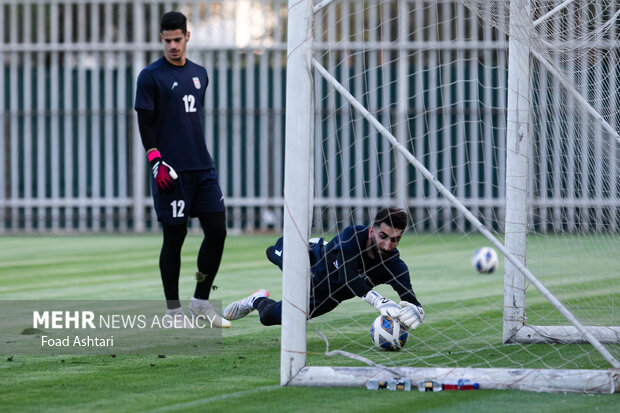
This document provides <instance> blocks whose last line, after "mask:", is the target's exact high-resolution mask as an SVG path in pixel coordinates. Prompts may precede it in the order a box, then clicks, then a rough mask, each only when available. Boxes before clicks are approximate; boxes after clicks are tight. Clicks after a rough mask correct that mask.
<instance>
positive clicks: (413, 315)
mask: <svg viewBox="0 0 620 413" xmlns="http://www.w3.org/2000/svg"><path fill="white" fill-rule="evenodd" d="M400 306H401V307H402V308H401V310H400V314H399V315H398V320H399V321H400V322H401V323H402V324H404V325H406V326H407V327H409V328H410V329H411V330H415V329H416V328H417V327H418V326H419V325H420V324H422V322H423V321H424V309H423V308H422V307H421V306H417V305H415V304H411V303H410V302H409V301H401V302H400Z"/></svg>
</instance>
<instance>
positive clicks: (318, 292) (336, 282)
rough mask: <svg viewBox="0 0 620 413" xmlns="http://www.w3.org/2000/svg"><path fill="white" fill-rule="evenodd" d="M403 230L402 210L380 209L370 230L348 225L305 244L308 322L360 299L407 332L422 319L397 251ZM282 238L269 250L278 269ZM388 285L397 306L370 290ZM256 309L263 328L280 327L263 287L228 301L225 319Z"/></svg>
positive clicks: (278, 312) (278, 311) (277, 309)
mask: <svg viewBox="0 0 620 413" xmlns="http://www.w3.org/2000/svg"><path fill="white" fill-rule="evenodd" d="M406 227H407V213H406V212H405V211H404V210H402V209H396V208H383V209H381V210H380V211H379V212H378V213H377V215H376V216H375V219H374V222H373V223H372V225H370V226H363V225H351V226H348V227H346V228H345V229H344V230H343V231H342V232H340V233H339V234H338V235H336V236H335V237H334V238H333V239H332V240H331V241H329V242H324V241H323V239H322V238H321V239H319V240H318V241H316V240H312V241H311V242H310V244H309V255H310V268H311V272H312V279H311V284H310V301H309V313H308V318H314V317H318V316H320V315H323V314H325V313H328V312H330V311H332V310H333V309H334V308H336V307H337V306H338V304H340V303H341V302H343V301H345V300H349V299H351V298H354V297H360V298H361V299H363V300H364V301H366V302H367V303H368V304H370V305H372V306H373V307H374V308H375V309H376V310H377V311H379V312H380V313H381V315H384V316H388V317H390V318H392V319H398V320H399V321H400V323H401V324H404V325H405V326H407V327H408V328H409V329H412V330H413V329H415V328H417V327H418V326H419V325H420V324H421V323H422V322H423V321H424V310H423V309H422V304H420V302H419V301H418V299H417V298H416V295H415V293H414V292H413V288H412V286H411V278H410V276H409V269H408V267H407V264H405V263H404V262H403V260H402V259H401V258H400V255H399V252H398V250H397V249H396V247H397V246H398V243H399V242H400V240H401V238H402V236H403V232H404V231H405V228H406ZM283 253H284V251H283V239H282V237H280V238H279V239H278V241H277V242H276V243H275V245H273V246H270V247H269V248H267V258H268V259H269V261H271V262H272V263H273V264H275V265H277V266H278V267H279V268H280V269H282V257H283ZM380 284H388V285H390V286H391V287H392V288H394V290H395V291H396V293H397V294H398V296H399V297H400V302H399V303H398V304H397V303H396V302H395V301H393V300H391V299H389V298H387V297H383V296H382V295H381V294H379V293H378V292H376V291H375V290H373V288H374V287H375V286H377V285H380ZM254 310H258V313H259V315H260V321H261V323H262V324H263V325H266V326H270V325H278V324H281V323H282V301H275V300H272V299H270V298H269V292H268V291H267V290H265V289H261V290H258V291H256V292H255V293H253V294H251V295H249V296H248V297H245V298H243V299H241V300H239V301H235V302H232V303H230V304H229V305H227V306H226V308H224V311H223V312H222V313H223V316H224V318H226V319H228V320H237V319H239V318H242V317H245V316H246V315H248V314H249V313H251V312H252V311H254Z"/></svg>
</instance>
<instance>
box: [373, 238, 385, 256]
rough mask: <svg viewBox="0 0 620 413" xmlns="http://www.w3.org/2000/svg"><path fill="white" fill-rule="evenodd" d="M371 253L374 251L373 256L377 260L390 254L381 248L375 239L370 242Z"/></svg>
mask: <svg viewBox="0 0 620 413" xmlns="http://www.w3.org/2000/svg"><path fill="white" fill-rule="evenodd" d="M370 251H372V253H373V255H374V256H375V257H376V258H383V257H385V256H386V255H387V254H388V253H389V251H385V250H382V249H381V248H379V244H377V242H376V241H375V240H374V239H371V241H370Z"/></svg>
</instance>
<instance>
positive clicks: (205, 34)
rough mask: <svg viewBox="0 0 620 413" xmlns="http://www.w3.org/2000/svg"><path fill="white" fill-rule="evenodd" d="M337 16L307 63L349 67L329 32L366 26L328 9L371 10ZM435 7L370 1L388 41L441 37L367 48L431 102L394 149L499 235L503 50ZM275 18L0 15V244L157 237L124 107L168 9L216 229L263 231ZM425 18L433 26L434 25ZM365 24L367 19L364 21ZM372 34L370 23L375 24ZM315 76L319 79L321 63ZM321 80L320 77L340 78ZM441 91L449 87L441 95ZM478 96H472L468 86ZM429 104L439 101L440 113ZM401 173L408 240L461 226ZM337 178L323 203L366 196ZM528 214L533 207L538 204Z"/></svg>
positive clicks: (11, 1)
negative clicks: (222, 212) (213, 177)
mask: <svg viewBox="0 0 620 413" xmlns="http://www.w3.org/2000/svg"><path fill="white" fill-rule="evenodd" d="M337 3H340V4H341V5H340V6H336V5H330V6H329V7H328V8H327V9H326V12H325V13H326V15H325V18H324V19H323V20H321V22H320V24H321V25H323V27H322V29H323V30H324V31H325V33H338V35H335V36H334V37H330V35H326V36H324V37H323V38H321V39H320V40H321V41H319V42H317V48H318V53H320V52H321V49H327V48H329V47H331V46H336V47H337V48H341V49H343V50H347V51H348V53H351V56H353V55H357V56H362V54H359V53H357V52H356V50H358V48H359V47H360V45H359V43H356V41H355V39H350V40H347V33H345V32H344V31H345V30H348V29H350V30H352V31H354V30H357V31H360V30H363V28H360V27H356V25H364V24H368V21H362V20H359V21H358V20H352V21H351V22H347V23H346V24H343V23H342V22H341V21H338V20H337V18H336V16H337V15H338V16H340V14H341V13H342V10H355V9H357V8H359V7H360V5H365V4H368V3H373V2H372V1H363V2H361V1H360V2H357V1H352V0H345V1H342V2H337ZM390 3H393V4H390ZM397 3H398V4H400V5H401V6H402V5H403V4H404V5H405V7H407V9H408V10H411V11H413V10H417V9H423V10H426V11H425V13H427V15H424V14H422V13H413V12H411V13H399V12H398V9H397V8H396V4H397ZM439 3H440V5H441V7H439V6H435V5H433V7H429V4H428V2H424V1H421V0H408V1H402V0H401V1H394V2H386V6H385V7H384V9H385V10H384V13H386V14H387V15H388V17H389V19H390V21H391V25H392V26H393V27H394V28H398V27H403V25H401V24H400V19H403V18H408V19H414V20H413V21H412V22H410V24H412V25H413V24H415V23H424V24H425V25H428V24H430V23H428V22H427V21H426V20H427V19H430V20H431V23H432V21H437V20H438V19H439V18H440V17H441V18H442V19H447V20H448V21H450V22H451V23H450V24H446V25H442V26H441V30H442V32H439V31H437V32H434V31H433V30H427V31H425V32H423V33H422V34H420V35H419V37H416V38H411V39H409V40H406V41H400V42H395V41H394V39H395V38H396V37H394V38H390V36H391V35H392V36H396V35H397V32H394V33H392V34H390V29H389V28H387V29H386V30H387V33H388V36H387V37H386V38H384V39H378V38H377V39H375V41H376V42H378V43H381V47H382V48H384V49H385V50H389V51H390V52H389V53H394V54H398V53H405V54H407V55H409V56H411V59H410V64H411V66H412V67H416V68H417V69H420V68H421V67H422V68H423V69H422V70H421V71H420V73H421V75H420V77H419V78H415V79H414V81H415V82H418V83H419V84H422V83H423V84H424V88H425V90H427V91H428V90H436V91H437V92H436V95H435V96H433V95H432V94H429V93H428V92H424V93H425V94H424V96H423V98H422V99H421V100H420V99H418V98H416V96H420V95H419V93H422V92H419V91H415V90H413V89H412V92H411V96H410V97H409V99H407V101H406V105H407V108H405V111H406V112H408V113H409V114H408V115H405V117H406V118H408V119H409V121H408V122H407V121H405V122H404V123H402V124H404V125H405V128H406V129H407V130H409V131H410V132H411V133H412V135H413V136H414V137H417V139H413V140H412V141H411V143H410V145H411V147H412V149H414V151H416V152H417V153H420V154H423V158H424V161H425V162H426V163H427V164H428V165H429V166H430V169H431V170H434V171H436V172H437V173H438V175H439V178H440V179H442V180H443V181H446V183H447V186H448V187H450V188H453V189H454V192H455V193H456V194H457V195H458V196H459V197H460V198H461V199H463V200H464V203H465V204H466V205H469V206H471V207H473V208H474V209H480V211H481V212H480V215H481V216H482V217H483V218H484V219H485V220H486V221H487V222H489V223H490V224H491V225H495V226H497V227H498V228H501V222H502V220H503V210H504V205H503V202H504V200H503V194H504V192H503V191H504V190H503V185H504V183H503V179H504V178H503V177H504V174H505V165H504V160H503V158H504V155H503V152H502V151H503V150H504V148H503V146H502V145H503V144H504V143H503V142H504V131H503V129H504V127H505V125H504V123H503V122H504V119H505V112H504V111H503V110H504V109H503V108H504V107H505V93H506V89H505V88H506V78H505V76H506V64H507V59H506V50H507V42H506V38H505V37H504V36H498V34H497V32H496V31H494V30H491V29H489V30H487V29H485V30H482V29H480V27H478V23H479V20H478V19H477V18H476V17H475V16H474V15H472V14H471V13H469V14H464V9H463V6H462V4H461V3H460V2H459V1H457V0H442V1H441V2H439ZM439 3H438V4H439ZM342 4H344V6H342ZM287 6H288V1H286V0H218V1H216V0H203V1H198V0H194V1H182V2H171V1H146V0H124V1H122V0H82V1H79V0H66V1H63V0H46V1H44V0H20V1H16V0H0V22H2V28H1V29H0V96H3V100H2V102H1V103H0V105H1V106H0V172H2V180H3V183H2V185H1V187H0V232H63V231H78V232H83V231H121V232H122V231H144V230H150V229H153V228H157V222H156V218H155V216H154V213H153V211H152V208H151V200H150V195H149V184H148V182H149V176H148V175H147V172H148V170H147V163H146V160H145V156H144V150H143V148H142V144H141V141H140V139H139V135H138V130H137V122H136V119H135V114H134V111H133V109H132V107H133V96H134V90H135V79H136V78H137V75H138V73H139V72H140V70H141V69H142V68H143V67H145V66H146V65H147V64H148V63H149V62H151V61H153V60H155V59H157V58H158V57H160V56H161V54H162V45H161V43H160V42H159V33H158V30H159V27H158V26H159V18H160V16H161V14H162V13H163V12H165V11H168V10H171V9H178V10H181V11H183V12H185V13H186V14H187V15H188V17H189V20H190V30H191V32H192V35H191V39H190V43H189V45H188V57H189V58H190V59H191V60H194V61H196V62H197V63H200V64H202V65H204V66H205V67H206V68H207V71H208V73H209V77H210V84H209V88H208V89H207V95H206V104H205V107H206V111H205V126H206V140H207V146H208V148H209V150H210V151H211V154H212V155H213V157H214V159H215V161H216V165H217V168H218V172H219V176H220V183H221V185H222V189H223V191H224V195H225V199H226V204H227V206H228V217H229V228H230V229H231V230H238V231H256V230H266V229H271V228H273V229H276V230H277V229H279V228H280V223H281V214H282V205H283V197H282V188H283V180H284V177H283V165H284V164H283V153H284V152H283V149H284V118H285V102H284V96H285V70H286V68H285V62H286V31H285V28H286V9H287ZM342 7H344V9H343V8H342ZM433 10H434V11H435V13H439V14H441V16H439V15H437V14H435V15H434V14H433ZM330 13H331V15H330ZM369 13H370V14H369V16H367V17H368V18H377V19H378V17H377V16H374V17H373V15H372V12H369ZM429 13H430V14H429ZM464 16H466V17H464ZM383 18H385V16H383ZM415 19H418V20H417V21H416V20H415ZM420 19H424V21H423V20H420ZM433 19H434V20H433ZM375 24H380V22H379V20H377V21H376V22H375ZM395 30H396V29H395ZM417 36H418V35H417ZM437 36H439V37H437ZM401 40H402V38H401ZM336 41H338V42H339V44H338V45H335V44H334V42H336ZM381 53H385V52H376V54H375V55H372V52H371V54H369V55H367V56H366V57H367V58H368V59H371V60H372V59H375V60H376V59H385V61H386V65H384V66H382V67H381V68H380V69H378V70H380V71H381V73H380V74H378V75H376V76H378V77H379V78H383V80H386V79H387V81H386V84H390V85H395V84H396V83H395V82H396V78H397V77H398V76H399V72H398V69H397V67H396V64H395V63H394V62H395V61H396V59H394V60H391V59H390V56H389V53H388V54H381ZM455 56H457V57H459V56H460V57H463V56H468V58H467V59H464V60H463V62H465V63H459V64H458V65H457V64H456V63H455V64H454V65H452V64H446V62H450V61H451V59H453V58H454V57H455ZM455 62H456V61H455ZM390 65H392V66H390ZM326 66H327V67H329V66H330V65H329V61H328V62H327V63H326ZM333 69H334V71H335V72H336V73H337V72H338V70H341V68H336V67H333ZM355 69H356V66H355V64H353V65H352V66H351V68H350V69H349V70H353V71H354V70H355ZM341 74H344V72H341ZM442 76H443V78H444V80H445V79H448V80H449V82H448V83H445V82H444V83H442ZM346 77H347V76H345V78H346ZM489 81H490V82H491V84H490V86H489V83H488V82H489ZM484 82H487V84H486V88H484V87H479V88H478V89H477V90H475V89H474V88H472V87H471V85H484ZM418 83H416V85H418ZM468 85H469V86H468ZM372 87H373V86H372V85H370V89H372ZM377 87H378V86H377ZM394 87H395V86H394ZM554 87H560V86H559V85H558V84H555V85H554ZM319 89H320V88H319ZM483 89H484V90H483ZM467 94H469V95H467ZM368 96H369V97H372V99H370V98H369V100H368V102H369V104H370V106H371V110H372V111H373V112H374V113H377V114H378V116H379V118H380V119H381V120H385V121H386V122H394V124H396V123H397V121H398V116H397V112H398V107H397V105H396V102H397V100H398V93H397V91H396V89H390V87H387V88H383V89H382V92H381V94H375V95H373V94H372V93H371V94H369V95H368ZM464 98H465V100H467V101H472V102H473V101H474V100H476V101H478V102H480V103H479V104H477V105H471V106H470V107H465V106H463V105H462V104H461V103H459V102H460V101H459V99H460V100H461V101H462V100H463V99H464ZM438 99H451V100H450V101H444V102H441V105H440V103H439V102H438ZM423 102H425V103H423ZM433 102H435V103H433ZM445 108H450V109H449V110H446V109H445ZM333 110H334V107H332V106H331V105H330V104H329V103H323V104H319V105H318V106H317V120H318V123H319V127H318V130H323V131H325V130H328V129H329V128H330V127H331V126H330V125H329V123H328V122H329V121H325V122H326V123H324V124H322V122H323V120H322V119H323V117H324V116H323V115H324V114H325V113H329V112H330V111H333ZM451 111H452V112H451ZM345 115H346V114H345ZM416 116H422V117H420V118H416ZM450 116H452V117H455V119H457V120H456V121H454V122H455V123H456V122H459V119H462V120H466V121H467V122H468V125H469V126H468V129H467V131H466V133H467V138H465V137H459V136H458V132H450V128H443V127H442V125H445V122H446V119H447V118H448V117H450ZM459 116H461V118H458V117H459ZM416 119H417V120H416ZM474 119H478V120H481V122H479V123H477V122H475V121H474ZM422 125H426V126H422ZM433 125H434V126H433ZM352 127H353V128H355V127H356V126H355V125H354V126H352ZM461 130H463V128H461ZM445 131H448V132H445ZM353 135H354V134H351V136H353ZM422 136H423V137H424V138H423V139H422ZM322 137H323V133H317V139H318V141H317V144H316V145H315V146H316V147H317V148H321V150H325V151H327V152H329V151H335V150H336V149H335V148H336V147H337V146H338V145H336V144H335V143H334V142H335V141H331V142H329V141H321V140H320V139H321V138H322ZM371 137H372V136H370V135H369V136H366V137H365V139H367V138H371ZM341 138H342V136H338V137H337V138H334V139H341ZM345 139H350V138H345ZM455 139H467V142H479V143H480V145H479V146H475V145H470V149H469V151H470V152H469V154H468V155H467V156H463V155H462V154H455V153H453V152H454V147H455V146H454V140H455ZM442 146H443V147H442ZM450 147H452V148H453V149H449V148H450ZM451 151H452V152H451ZM485 151H486V152H485ZM329 156H339V155H336V154H332V155H329V154H328V157H329ZM384 156H385V158H384V159H383V160H378V161H377V162H378V163H380V164H381V165H383V166H384V167H385V168H386V170H389V169H390V168H392V166H391V165H388V164H389V163H390V162H391V161H390V156H391V155H389V154H388V155H384ZM317 169H318V171H317V178H318V180H319V181H321V180H328V177H326V176H323V175H321V174H322V172H321V171H320V167H319V168H317ZM410 173H411V178H410V180H409V181H408V182H409V183H410V185H409V186H408V187H407V188H406V191H405V196H406V200H405V202H407V203H408V205H410V206H411V207H412V214H413V215H414V217H416V222H426V223H427V224H423V225H422V227H423V228H426V229H430V230H434V229H437V228H438V227H441V228H443V229H444V230H446V231H451V230H457V229H459V228H461V227H462V223H463V219H462V217H461V216H458V215H454V214H453V211H450V210H449V209H441V208H440V204H439V202H440V201H439V200H438V195H437V194H436V193H434V192H433V191H432V190H430V191H429V190H428V189H427V188H426V186H425V185H424V184H423V183H421V181H420V180H419V178H416V177H415V175H414V173H413V171H411V172H410ZM387 175H389V173H388V174H387ZM349 178H351V179H353V181H346V182H344V181H338V182H335V181H334V186H333V187H332V188H343V187H344V186H348V187H351V188H354V187H356V188H359V187H364V186H366V187H368V186H369V184H368V182H367V180H368V179H372V178H369V177H368V176H366V175H365V174H364V173H363V172H360V173H351V174H347V179H349ZM356 179H361V180H362V181H363V182H356V181H355V180H356ZM553 179H556V180H561V179H563V178H559V177H554V178H553ZM343 185H344V186H343ZM560 185H561V184H560ZM370 186H372V185H370ZM330 191H331V192H330ZM334 191H335V190H333V189H329V190H324V191H323V190H322V189H319V190H318V192H317V197H318V199H317V205H318V206H319V207H325V206H329V205H344V206H346V207H348V206H355V205H357V204H359V206H360V207H364V206H368V205H370V206H371V207H372V206H376V205H378V204H379V203H386V202H387V203H390V202H394V203H396V202H397V200H396V199H392V197H394V196H396V195H395V194H396V193H397V192H398V191H387V192H386V193H381V192H380V191H379V192H377V191H374V192H373V190H369V191H368V192H366V193H364V194H360V193H357V194H353V195H354V196H351V194H346V193H344V192H346V191H344V192H343V191H342V190H339V191H340V192H338V191H335V192H334ZM400 193H401V195H402V191H401V192H400ZM386 194H387V195H386ZM538 202H539V203H538V204H537V205H538V206H540V205H543V207H544V205H545V203H546V202H547V200H546V199H540V200H538ZM606 202H607V203H610V204H612V206H613V208H614V211H616V212H614V214H615V213H617V211H618V210H619V209H620V207H619V206H618V204H619V203H618V200H617V198H616V199H613V200H606ZM356 203H357V204H356ZM557 203H558V199H550V200H549V204H550V205H551V204H553V205H556V206H557ZM558 219H560V220H563V219H565V218H564V216H562V217H558Z"/></svg>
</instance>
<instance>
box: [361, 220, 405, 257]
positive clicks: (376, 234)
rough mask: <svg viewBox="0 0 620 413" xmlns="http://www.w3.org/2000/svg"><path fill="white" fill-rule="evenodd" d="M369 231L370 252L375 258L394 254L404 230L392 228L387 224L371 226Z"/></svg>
mask: <svg viewBox="0 0 620 413" xmlns="http://www.w3.org/2000/svg"><path fill="white" fill-rule="evenodd" d="M368 231H369V232H368V242H369V243H370V245H369V247H370V248H369V250H370V252H371V254H372V255H375V256H385V255H387V254H389V253H390V252H392V251H393V250H394V248H396V247H397V246H398V243H399V242H400V239H401V238H402V236H403V230H402V229H396V228H392V227H390V226H389V225H388V224H386V223H385V222H382V223H381V225H379V226H378V227H373V226H371V227H370V228H369V229H368Z"/></svg>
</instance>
